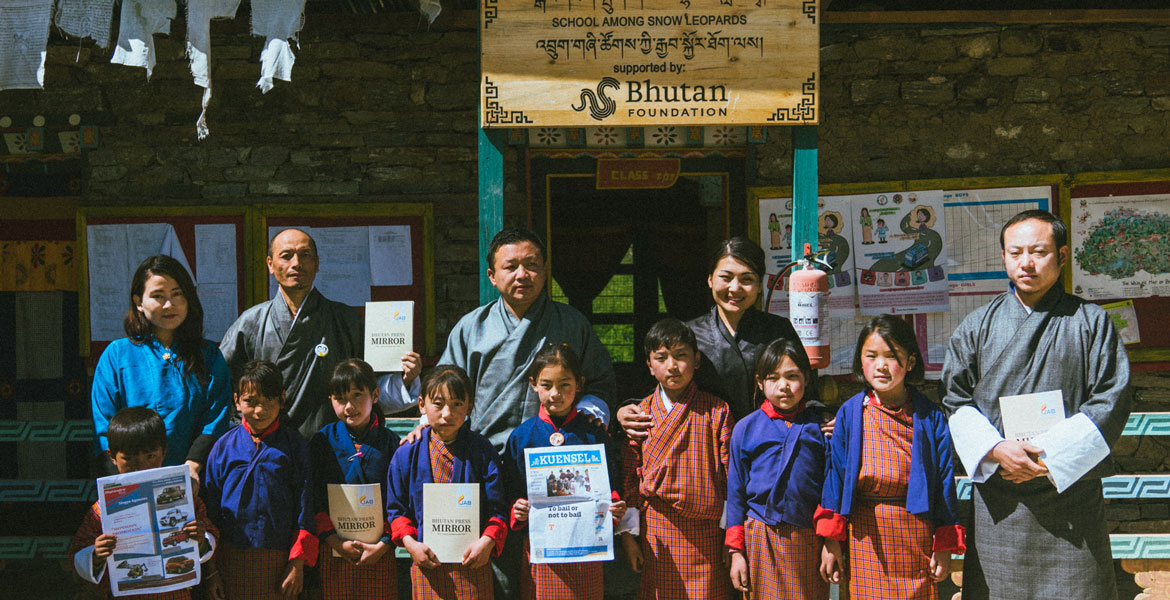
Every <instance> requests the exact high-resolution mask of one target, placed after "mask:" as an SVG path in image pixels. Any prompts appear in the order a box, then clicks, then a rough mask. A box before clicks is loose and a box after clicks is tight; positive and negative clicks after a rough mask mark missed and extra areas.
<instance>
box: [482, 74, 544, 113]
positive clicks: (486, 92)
mask: <svg viewBox="0 0 1170 600" xmlns="http://www.w3.org/2000/svg"><path fill="white" fill-rule="evenodd" d="M483 86H484V87H483V103H484V112H483V120H484V123H487V124H489V125H524V124H531V123H532V119H530V118H528V116H527V115H525V114H524V111H521V110H504V109H503V108H502V107H501V106H500V101H499V97H500V88H499V86H497V85H495V84H493V83H492V80H491V79H488V77H487V76H486V75H485V76H484V78H483Z"/></svg>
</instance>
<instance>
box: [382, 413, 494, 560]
mask: <svg viewBox="0 0 1170 600" xmlns="http://www.w3.org/2000/svg"><path fill="white" fill-rule="evenodd" d="M431 435H432V432H431V428H430V427H425V428H423V430H422V435H421V436H419V439H418V441H416V442H414V443H411V444H407V445H405V446H402V447H401V448H399V449H398V451H397V452H395V453H394V458H392V459H391V460H390V474H389V482H388V483H387V485H386V490H387V494H386V522H387V523H390V528H391V532H392V535H393V537H394V541H395V542H396V543H397V542H399V540H401V539H402V537H403V534H404V532H407V531H408V530H410V529H414V530H415V531H410V532H409V533H410V534H411V535H416V533H417V535H416V537H417V538H418V540H419V541H420V542H423V543H425V542H426V540H425V539H423V536H422V534H421V532H418V531H417V528H418V526H419V524H421V523H422V522H423V484H424V483H434V481H435V478H434V476H433V475H432V474H431V455H430V443H431ZM447 448H448V449H449V450H450V451H451V454H453V455H454V456H455V462H454V465H453V466H452V474H451V482H452V483H481V484H483V485H482V486H481V487H480V493H479V500H480V501H479V511H480V514H479V526H480V528H481V529H482V530H484V533H485V534H487V535H490V536H492V537H493V538H495V539H497V540H498V542H497V544H496V548H495V550H494V551H493V553H494V554H497V555H498V554H499V552H500V551H501V550H502V549H503V539H504V536H506V535H507V517H506V516H505V515H507V514H508V508H509V506H508V501H507V498H506V497H505V492H504V482H503V473H502V472H501V463H500V455H499V454H496V449H495V448H494V447H493V446H492V443H491V442H490V441H488V439H487V438H486V437H484V436H482V435H480V434H478V433H475V432H473V431H471V426H470V420H468V422H466V423H464V424H463V428H461V429H460V430H459V435H458V437H456V438H455V441H453V442H451V443H450V444H448V445H447ZM400 519H404V520H400ZM493 520H494V521H496V523H492V522H491V521H493ZM496 528H498V529H502V530H503V532H502V534H500V535H499V537H497V535H495V529H496Z"/></svg>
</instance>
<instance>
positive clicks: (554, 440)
mask: <svg viewBox="0 0 1170 600" xmlns="http://www.w3.org/2000/svg"><path fill="white" fill-rule="evenodd" d="M548 443H550V444H552V445H554V446H560V445H561V444H563V443H565V434H563V433H561V432H559V431H554V432H553V434H552V435H550V436H548Z"/></svg>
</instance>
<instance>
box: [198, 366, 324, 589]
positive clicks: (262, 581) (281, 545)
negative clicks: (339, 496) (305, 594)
mask: <svg viewBox="0 0 1170 600" xmlns="http://www.w3.org/2000/svg"><path fill="white" fill-rule="evenodd" d="M235 401H236V410H238V411H240V417H241V419H242V421H243V422H242V423H241V424H240V425H239V426H237V427H235V428H234V429H231V430H230V431H228V432H227V433H225V434H224V435H223V437H221V438H219V441H217V442H216V443H215V446H213V447H212V448H211V455H210V456H209V457H208V458H207V471H206V474H205V475H204V479H205V481H204V484H203V493H204V500H206V502H207V510H208V514H209V515H210V516H211V520H212V521H213V522H214V523H215V524H216V525H217V526H218V527H219V530H220V531H221V532H222V539H223V543H222V544H221V548H220V550H219V553H218V558H217V559H216V560H217V561H218V562H219V565H220V570H221V571H222V572H223V578H224V587H225V588H226V590H227V597H228V600H252V599H256V598H262V599H266V600H267V599H271V600H276V599H277V598H281V597H283V598H295V597H296V595H297V594H299V593H300V592H301V588H302V586H303V584H304V568H305V565H308V566H310V567H311V566H313V565H314V564H316V562H317V548H318V546H317V535H316V533H317V525H316V522H315V520H314V514H313V494H312V489H313V488H312V485H311V482H310V471H309V446H308V444H307V443H306V442H305V438H303V437H301V434H300V433H299V432H298V431H297V430H296V429H295V428H293V427H291V426H288V425H285V420H286V419H287V417H285V416H284V411H283V409H284V383H283V382H282V381H281V377H280V370H279V369H277V367H276V365H275V364H273V363H271V362H269V361H266V360H254V361H250V362H249V363H248V364H246V365H244V369H243V372H242V373H241V375H240V377H239V379H238V380H237V381H236V394H235Z"/></svg>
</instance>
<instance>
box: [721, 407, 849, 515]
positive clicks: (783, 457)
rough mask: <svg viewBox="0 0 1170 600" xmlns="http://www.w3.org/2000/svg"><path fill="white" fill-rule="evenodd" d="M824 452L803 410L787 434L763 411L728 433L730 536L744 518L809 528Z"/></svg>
mask: <svg viewBox="0 0 1170 600" xmlns="http://www.w3.org/2000/svg"><path fill="white" fill-rule="evenodd" d="M765 402H766V401H765ZM768 408H771V405H770V404H769V405H768ZM825 450H826V448H825V436H824V434H822V433H821V427H820V414H819V413H817V412H816V411H810V410H803V411H801V412H800V414H798V415H797V416H796V417H795V418H794V419H793V422H792V427H791V429H789V428H788V427H787V426H786V424H785V422H784V421H783V420H781V419H779V418H776V419H773V418H772V417H771V416H770V415H769V414H768V412H766V409H765V408H761V409H760V410H756V411H753V412H752V413H750V414H748V416H746V417H744V419H743V420H742V421H740V422H739V423H737V424H736V425H735V430H734V431H733V432H732V434H731V461H730V462H729V464H728V467H727V526H728V531H729V532H730V531H731V528H732V527H737V526H742V525H743V524H744V523H745V522H746V521H747V519H748V517H751V518H753V519H755V520H757V521H760V522H762V523H765V524H767V525H773V526H775V525H780V524H781V523H787V524H789V525H795V526H797V527H807V528H811V527H812V526H813V513H814V512H816V508H817V504H818V503H819V502H820V500H821V486H822V484H823V483H824V480H825Z"/></svg>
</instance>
